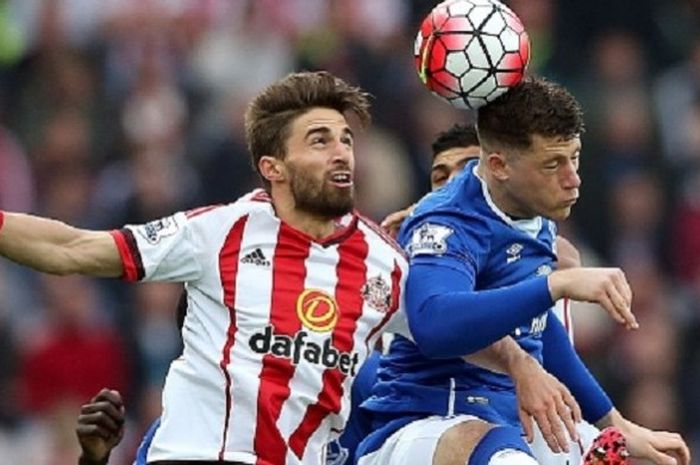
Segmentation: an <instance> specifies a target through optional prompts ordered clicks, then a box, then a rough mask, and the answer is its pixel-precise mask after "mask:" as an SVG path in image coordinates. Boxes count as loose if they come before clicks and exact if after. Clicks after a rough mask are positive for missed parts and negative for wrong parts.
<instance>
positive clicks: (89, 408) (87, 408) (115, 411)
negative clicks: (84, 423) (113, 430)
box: [80, 401, 124, 423]
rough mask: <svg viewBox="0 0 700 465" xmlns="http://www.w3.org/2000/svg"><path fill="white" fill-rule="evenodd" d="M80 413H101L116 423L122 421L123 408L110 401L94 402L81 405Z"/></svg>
mask: <svg viewBox="0 0 700 465" xmlns="http://www.w3.org/2000/svg"><path fill="white" fill-rule="evenodd" d="M80 413H81V414H85V415H87V414H94V413H102V414H103V415H105V416H108V417H110V418H111V419H113V420H114V421H115V422H117V423H123V422H124V410H123V409H122V408H120V407H118V406H116V405H114V404H112V403H111V402H105V401H102V402H95V403H92V404H87V405H83V406H82V408H81V409H80Z"/></svg>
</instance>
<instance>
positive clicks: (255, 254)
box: [241, 248, 270, 266]
mask: <svg viewBox="0 0 700 465" xmlns="http://www.w3.org/2000/svg"><path fill="white" fill-rule="evenodd" d="M241 263H249V264H251V265H256V266H270V260H268V259H267V258H266V257H265V254H264V253H263V251H262V250H260V248H257V249H255V250H253V251H252V252H250V253H249V254H248V255H246V256H244V257H243V258H241Z"/></svg>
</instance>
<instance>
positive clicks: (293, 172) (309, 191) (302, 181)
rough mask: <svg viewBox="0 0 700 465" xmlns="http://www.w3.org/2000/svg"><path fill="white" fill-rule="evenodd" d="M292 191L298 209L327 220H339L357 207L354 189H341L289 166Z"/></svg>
mask: <svg viewBox="0 0 700 465" xmlns="http://www.w3.org/2000/svg"><path fill="white" fill-rule="evenodd" d="M289 174H290V176H291V183H290V184H291V191H292V196H293V197H294V203H295V205H296V208H297V209H299V210H302V211H304V212H306V213H310V214H312V215H315V216H320V217H323V218H327V219H333V218H339V217H341V216H343V215H346V214H348V213H350V212H351V211H352V209H353V208H354V206H355V198H354V197H355V196H354V187H349V188H347V189H339V188H336V187H333V186H331V185H330V184H329V183H328V182H326V179H325V178H324V179H321V180H320V181H319V180H318V179H316V178H314V177H313V176H312V175H310V174H309V173H308V172H306V171H304V170H302V169H296V168H295V167H293V166H289Z"/></svg>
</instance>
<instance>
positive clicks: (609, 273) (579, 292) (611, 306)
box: [548, 268, 639, 329]
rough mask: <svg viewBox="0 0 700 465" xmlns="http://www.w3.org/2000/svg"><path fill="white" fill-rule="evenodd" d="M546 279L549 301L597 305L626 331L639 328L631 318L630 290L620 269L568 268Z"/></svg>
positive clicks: (632, 315) (635, 320) (633, 317)
mask: <svg viewBox="0 0 700 465" xmlns="http://www.w3.org/2000/svg"><path fill="white" fill-rule="evenodd" d="M548 279H549V290H550V292H551V294H552V299H553V300H559V299H561V298H562V297H568V298H570V299H572V300H578V301H582V302H593V303H597V304H600V306H601V307H603V309H604V310H605V311H606V312H608V313H609V314H610V315H611V316H612V317H613V319H615V321H617V322H618V323H620V324H622V325H625V327H626V328H627V329H637V328H638V327H639V324H638V323H637V319H636V318H635V316H634V314H632V308H631V306H632V289H630V285H629V283H628V282H627V277H626V276H625V273H624V272H623V271H622V270H621V269H619V268H570V269H568V270H557V271H555V272H554V273H552V274H550V275H549V278H548Z"/></svg>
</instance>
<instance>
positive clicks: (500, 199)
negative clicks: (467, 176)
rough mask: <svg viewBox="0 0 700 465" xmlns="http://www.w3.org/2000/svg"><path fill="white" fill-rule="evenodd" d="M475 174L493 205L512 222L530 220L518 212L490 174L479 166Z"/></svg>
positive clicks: (516, 207) (518, 209)
mask: <svg viewBox="0 0 700 465" xmlns="http://www.w3.org/2000/svg"><path fill="white" fill-rule="evenodd" d="M477 174H478V176H479V177H480V178H481V179H482V180H483V181H484V184H485V185H486V189H487V190H488V194H489V196H490V197H491V201H492V202H493V204H494V205H495V206H496V207H497V208H498V209H499V210H501V211H502V212H503V213H504V214H506V215H507V216H508V217H510V218H511V219H513V220H521V219H530V218H531V216H530V217H528V215H526V214H525V213H524V212H522V211H520V208H518V206H517V205H516V204H515V203H514V202H513V201H512V199H511V198H510V196H509V195H508V193H507V192H506V191H505V189H503V188H502V187H501V185H500V184H499V183H498V181H496V179H495V178H494V177H493V176H492V175H491V173H490V172H489V171H488V170H487V169H485V168H484V167H483V166H482V165H481V164H479V165H477Z"/></svg>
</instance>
